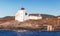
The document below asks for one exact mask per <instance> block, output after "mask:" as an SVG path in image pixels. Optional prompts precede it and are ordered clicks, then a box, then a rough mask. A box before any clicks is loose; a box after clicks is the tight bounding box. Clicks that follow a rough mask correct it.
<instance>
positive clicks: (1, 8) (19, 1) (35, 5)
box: [0, 0, 60, 17]
mask: <svg viewBox="0 0 60 36" xmlns="http://www.w3.org/2000/svg"><path fill="white" fill-rule="evenodd" d="M21 7H24V8H25V10H26V12H27V13H28V14H30V13H39V14H50V15H55V16H57V15H60V0H0V17H5V16H15V14H16V12H17V11H18V10H20V8H21Z"/></svg>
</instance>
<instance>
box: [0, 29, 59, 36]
mask: <svg viewBox="0 0 60 36" xmlns="http://www.w3.org/2000/svg"><path fill="white" fill-rule="evenodd" d="M0 36H60V32H58V31H56V32H43V31H42V32H37V31H26V32H17V31H9V30H8V31H7V30H0Z"/></svg>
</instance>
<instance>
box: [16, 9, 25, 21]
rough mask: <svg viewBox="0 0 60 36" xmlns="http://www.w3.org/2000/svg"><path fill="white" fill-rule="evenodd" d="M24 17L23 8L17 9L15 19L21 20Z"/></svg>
mask: <svg viewBox="0 0 60 36" xmlns="http://www.w3.org/2000/svg"><path fill="white" fill-rule="evenodd" d="M24 18H25V10H18V12H17V13H16V16H15V20H17V21H20V22H23V21H24Z"/></svg>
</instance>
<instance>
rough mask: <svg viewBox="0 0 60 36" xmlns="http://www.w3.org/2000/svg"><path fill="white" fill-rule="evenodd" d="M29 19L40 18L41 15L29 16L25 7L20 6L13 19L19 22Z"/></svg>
mask: <svg viewBox="0 0 60 36" xmlns="http://www.w3.org/2000/svg"><path fill="white" fill-rule="evenodd" d="M29 19H34V20H37V19H42V17H41V16H40V15H39V16H33V15H32V16H29V15H27V14H26V11H25V8H21V9H20V10H18V11H17V13H16V15H15V20H16V21H19V22H23V21H25V20H29Z"/></svg>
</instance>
